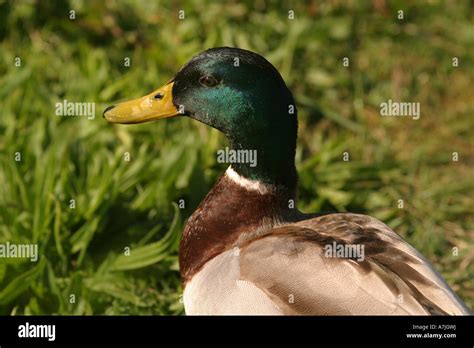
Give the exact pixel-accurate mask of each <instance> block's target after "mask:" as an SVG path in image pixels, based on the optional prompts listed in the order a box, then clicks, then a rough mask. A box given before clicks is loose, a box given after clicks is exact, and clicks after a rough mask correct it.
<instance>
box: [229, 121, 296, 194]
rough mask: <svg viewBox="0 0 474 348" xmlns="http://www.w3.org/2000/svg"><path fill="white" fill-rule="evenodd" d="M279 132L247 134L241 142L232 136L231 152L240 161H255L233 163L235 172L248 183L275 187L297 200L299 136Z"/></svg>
mask: <svg viewBox="0 0 474 348" xmlns="http://www.w3.org/2000/svg"><path fill="white" fill-rule="evenodd" d="M278 130H279V129H278V128H277V127H275V129H274V130H272V132H271V133H267V134H262V133H256V134H246V136H245V137H240V138H237V137H235V138H234V137H231V136H229V137H228V138H229V141H230V145H231V149H232V150H233V151H234V154H236V156H237V158H239V159H246V158H249V157H252V160H253V161H239V162H238V163H232V168H233V170H234V171H235V172H236V173H237V174H239V175H240V176H241V177H243V178H245V179H248V180H252V181H256V182H260V183H262V184H264V185H269V186H274V187H276V188H278V189H279V191H282V192H288V193H291V194H292V195H293V196H294V195H295V194H296V185H297V172H296V167H295V152H296V134H293V132H292V131H291V130H290V129H282V130H281V131H278ZM239 154H241V155H240V156H239ZM245 155H252V156H247V157H246V156H245ZM293 198H294V197H293Z"/></svg>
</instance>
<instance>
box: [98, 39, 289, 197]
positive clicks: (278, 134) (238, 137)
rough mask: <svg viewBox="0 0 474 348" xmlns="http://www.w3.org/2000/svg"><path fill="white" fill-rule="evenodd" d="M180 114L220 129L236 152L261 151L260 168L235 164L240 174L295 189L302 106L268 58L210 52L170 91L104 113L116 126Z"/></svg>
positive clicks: (186, 68)
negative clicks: (298, 129) (297, 110)
mask: <svg viewBox="0 0 474 348" xmlns="http://www.w3.org/2000/svg"><path fill="white" fill-rule="evenodd" d="M178 115H182V116H189V117H191V118H193V119H195V120H198V121H200V122H203V123H205V124H207V125H208V126H211V127H214V128H216V129H218V130H219V131H221V132H222V133H224V134H225V135H226V136H227V138H228V139H229V142H230V148H231V149H232V150H235V151H237V150H256V154H257V162H256V165H255V163H233V164H232V167H233V168H234V170H235V171H237V172H238V173H239V174H240V175H242V176H244V177H246V178H249V179H253V180H259V181H262V182H265V183H270V184H274V185H282V186H285V187H286V188H288V189H294V188H295V185H296V170H295V166H294V156H295V147H296V136H297V128H298V125H297V112H296V106H295V103H294V100H293V96H292V95H291V92H290V91H289V90H288V88H287V86H286V84H285V82H284V81H283V79H282V77H281V75H280V74H279V73H278V71H277V70H276V69H275V67H273V65H272V64H270V63H269V62H268V61H267V60H266V59H265V58H263V57H262V56H260V55H258V54H256V53H253V52H250V51H247V50H243V49H239V48H229V47H222V48H212V49H209V50H207V51H204V52H202V53H201V54H199V55H197V56H195V57H194V58H192V59H191V60H190V61H189V62H188V63H187V64H186V65H185V66H184V67H183V68H182V69H181V70H180V71H179V72H178V73H177V74H176V76H175V77H174V78H173V79H172V80H171V81H169V82H168V83H167V84H166V85H165V86H164V87H162V88H160V89H158V90H155V91H154V92H152V93H150V94H149V95H147V96H145V97H143V98H140V99H137V100H133V101H130V102H125V103H121V104H118V105H117V106H114V107H109V108H107V109H106V111H105V112H104V117H105V118H106V119H107V120H108V121H110V122H116V123H139V122H146V121H151V120H154V119H158V118H164V117H171V116H178Z"/></svg>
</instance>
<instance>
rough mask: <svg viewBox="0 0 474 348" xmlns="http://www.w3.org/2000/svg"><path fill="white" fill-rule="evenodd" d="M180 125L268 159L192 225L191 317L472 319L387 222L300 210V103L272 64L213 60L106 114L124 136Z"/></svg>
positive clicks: (200, 58)
mask: <svg viewBox="0 0 474 348" xmlns="http://www.w3.org/2000/svg"><path fill="white" fill-rule="evenodd" d="M176 116H181V117H183V116H186V117H190V118H192V119H195V120H197V121H200V122H203V123H205V124H206V125H208V126H210V127H214V128H216V129H218V130H219V131H221V132H222V133H223V134H224V135H225V136H226V137H227V138H228V140H229V146H230V148H231V149H232V150H235V151H238V150H255V151H256V154H257V156H258V162H257V164H256V165H252V164H249V163H232V164H231V166H229V167H228V169H227V170H226V171H225V172H224V173H223V175H222V176H221V177H220V178H219V179H218V181H217V183H216V184H215V185H214V187H213V188H212V190H211V191H210V192H209V193H208V194H207V196H206V197H205V198H204V200H203V201H202V202H201V204H200V205H199V206H198V208H197V210H196V211H195V212H194V213H193V214H192V216H191V217H190V218H189V219H188V221H187V223H186V226H185V228H184V231H183V234H182V239H181V242H180V250H179V265H180V272H181V277H182V283H183V289H184V293H183V298H184V306H185V311H186V313H187V314H191V315H192V314H231V315H232V314H237V315H252V314H262V315H267V314H268V315H272V314H275V315H276V314H284V315H297V314H303V315H351V314H353V315H411V314H414V315H419V314H422V315H423V314H425V315H430V314H450V315H457V314H469V313H470V312H469V310H468V308H467V307H466V306H465V305H464V304H463V302H462V301H461V300H460V299H459V298H458V297H457V296H456V294H455V293H454V292H453V291H452V290H451V289H450V287H449V286H448V285H447V284H446V282H445V281H444V280H443V278H442V277H441V276H440V274H439V273H438V272H437V271H436V270H435V269H434V268H433V266H432V265H431V264H430V263H429V261H427V260H426V259H425V258H424V257H423V256H422V255H421V254H420V253H419V252H418V251H417V250H415V249H414V248H413V247H412V246H411V245H410V244H408V243H407V242H406V241H405V240H403V239H402V238H401V237H400V236H399V235H397V234H396V233H395V232H394V231H392V230H391V229H390V228H389V227H388V226H387V225H385V224H384V223H382V222H381V221H379V220H377V219H375V218H372V217H370V216H367V215H360V214H351V213H329V214H304V213H302V212H300V211H298V210H297V208H296V207H295V205H294V202H295V201H296V188H297V172H296V167H295V149H296V138H297V128H298V122H297V115H296V107H295V102H294V99H293V96H292V94H291V92H290V91H289V89H288V87H287V86H286V84H285V82H284V80H283V78H282V77H281V75H280V74H279V72H278V71H277V69H276V68H275V67H274V66H273V65H272V64H271V63H269V62H268V61H267V60H266V59H265V58H263V57H262V56H260V55H258V54H256V53H254V52H251V51H247V50H243V49H239V48H229V47H222V48H212V49H209V50H206V51H204V52H202V53H200V54H199V55H197V56H195V57H193V58H192V59H191V60H190V61H189V62H188V63H187V64H186V65H185V66H184V67H183V68H182V69H181V70H180V71H179V72H178V73H177V74H176V76H175V77H173V78H172V79H171V80H170V81H169V82H167V83H166V84H165V85H164V86H163V87H161V88H159V89H157V90H155V91H153V92H152V93H150V94H148V95H146V96H144V97H142V98H139V99H135V100H132V101H128V102H123V103H120V104H117V105H114V106H110V107H108V108H107V109H106V110H105V111H104V117H105V118H106V120H107V121H109V122H112V123H123V124H130V123H141V122H147V121H152V120H156V119H161V118H166V117H176ZM254 164H255V163H254ZM353 247H357V248H353ZM357 250H358V251H359V252H358V253H354V251H357ZM361 250H362V253H361V252H360V251H361Z"/></svg>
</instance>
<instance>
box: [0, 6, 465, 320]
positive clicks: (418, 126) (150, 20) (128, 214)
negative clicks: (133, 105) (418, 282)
mask: <svg viewBox="0 0 474 348" xmlns="http://www.w3.org/2000/svg"><path fill="white" fill-rule="evenodd" d="M70 10H74V11H75V16H76V19H75V20H71V19H70V18H69V15H70V13H69V11H70ZM180 10H184V11H185V12H184V14H185V19H183V20H180V19H179V18H178V16H179V11H180ZM289 10H294V11H295V19H294V20H289V19H288V11H289ZM398 10H403V11H404V20H398V19H397V15H398V13H397V11H398ZM473 13H474V5H473V3H472V2H471V1H468V0H465V1H426V2H425V1H420V2H412V1H384V0H373V1H324V2H319V1H318V2H309V1H294V2H287V3H284V2H279V1H268V2H265V1H261V0H259V1H250V0H249V1H228V2H227V3H217V2H212V1H201V0H199V1H198V0H195V1H182V2H178V1H156V2H155V1H113V0H108V1H104V2H95V1H80V0H69V1H61V2H56V1H48V2H46V1H33V0H30V1H5V0H0V40H1V46H0V110H1V115H0V182H1V184H0V243H5V242H6V241H10V242H11V243H38V244H39V249H40V261H39V262H38V263H31V262H30V261H29V260H21V259H0V314H33V315H36V314H183V307H182V304H181V302H180V295H181V286H180V282H179V272H178V265H177V246H178V241H179V234H180V232H181V229H182V226H183V224H184V222H185V220H186V218H187V217H188V216H189V215H190V214H191V213H192V211H193V210H194V209H195V207H196V206H197V204H198V203H199V202H200V200H201V199H202V198H203V197H204V195H205V194H206V192H207V191H208V190H209V189H210V188H211V186H212V185H213V183H214V181H215V180H216V178H217V177H218V175H219V174H220V173H221V172H222V171H223V170H224V169H225V166H224V165H220V164H218V163H216V160H215V158H216V157H215V156H216V151H217V149H219V148H222V147H223V146H225V144H226V141H225V139H224V137H223V136H222V135H220V134H218V133H217V132H216V131H214V130H211V129H209V128H207V127H206V126H203V125H201V124H198V123H197V122H193V121H192V120H189V119H173V120H167V121H162V122H156V123H148V124H143V125H135V126H112V125H110V124H107V122H105V121H104V120H103V119H102V118H101V113H102V110H103V108H104V107H106V106H108V105H111V104H112V103H114V102H116V101H119V100H124V99H130V98H134V97H138V96H141V95H144V94H145V93H147V92H150V91H151V90H153V89H154V88H156V87H158V86H161V85H162V84H163V82H165V81H167V80H168V79H169V78H170V77H172V76H173V74H174V73H175V72H176V71H177V70H178V69H179V68H180V67H181V65H182V64H184V63H185V62H186V61H187V60H188V59H190V58H191V57H192V56H193V55H195V54H197V53H199V52H200V51H202V50H204V49H206V48H209V47H215V46H224V45H228V46H238V47H241V48H246V49H250V50H253V51H256V52H258V53H260V54H262V55H264V56H265V57H266V58H267V59H269V60H270V61H271V62H272V63H273V64H274V65H275V66H276V67H277V68H278V69H279V71H280V72H281V73H282V75H283V77H284V78H285V80H286V81H287V83H288V85H289V87H290V89H291V90H292V91H293V93H294V95H295V97H296V101H297V105H298V110H299V120H300V128H299V143H298V146H299V147H298V152H297V166H298V170H299V174H300V182H299V190H300V196H299V198H300V200H299V207H300V209H302V210H303V211H305V212H317V211H321V210H324V211H328V210H338V211H352V212H361V213H366V214H370V215H372V216H375V217H377V218H379V219H381V220H382V221H384V222H385V223H387V224H388V225H390V226H391V227H392V228H393V229H395V230H396V231H397V232H398V233H399V234H400V235H402V236H403V237H405V238H406V239H407V240H408V241H409V242H410V243H412V244H413V245H414V246H415V247H416V248H417V249H418V250H420V251H421V252H422V253H423V254H424V255H425V256H426V257H427V258H428V259H429V260H431V262H433V264H434V265H435V267H436V268H437V269H438V270H439V271H440V272H441V273H442V274H443V276H444V277H445V278H446V279H447V281H448V283H449V284H450V285H451V286H452V288H453V289H454V290H455V291H456V292H457V293H458V294H459V295H460V296H461V297H462V298H463V299H464V301H465V302H466V303H467V304H468V305H469V306H470V307H471V308H472V307H473V305H474V266H473V262H472V261H473V259H474V238H473V237H474V219H473V215H472V212H473V210H474V182H473V177H474V175H473V174H474V171H473V169H474V153H473V148H474V136H473V133H474V132H473V127H474V117H473V111H474V103H473V100H474V84H473V76H474V65H473V62H474V50H473V49H472V47H474V25H473ZM15 57H20V58H21V67H16V66H15V64H14V63H15ZM126 57H129V58H130V59H131V66H130V67H125V66H124V59H125V58H126ZM344 57H348V58H349V59H350V67H344V66H343V64H342V59H343V58H344ZM453 57H458V58H459V67H453V66H452V58H453ZM64 99H67V100H68V101H72V102H95V103H96V118H95V119H93V120H88V119H87V118H86V117H58V116H56V115H55V104H56V103H57V102H62V101H63V100H64ZM388 99H393V100H395V101H396V100H400V101H412V102H420V103H421V118H420V119H419V120H417V121H415V120H412V119H411V118H396V117H393V118H387V117H384V118H382V117H380V115H379V105H380V103H381V102H383V101H387V100H388ZM346 151H347V152H348V153H349V155H350V161H349V162H344V161H343V160H342V158H343V153H344V152H346ZM17 152H19V153H20V154H21V157H22V160H21V161H20V162H16V161H15V160H14V159H15V153H17ZM127 152H128V153H129V154H130V161H126V160H125V153H127ZM453 152H458V154H459V161H458V162H453V161H452V153H453ZM71 199H74V200H75V209H71V208H70V200H71ZM180 199H184V200H185V203H186V208H185V209H178V207H177V206H176V202H178V201H179V200H180ZM399 199H403V201H404V208H403V209H399V208H398V200H399ZM126 247H130V248H131V256H128V257H127V256H124V248H126ZM453 248H457V250H458V251H459V254H458V255H453ZM72 295H73V296H72Z"/></svg>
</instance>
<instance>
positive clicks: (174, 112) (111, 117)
mask: <svg viewBox="0 0 474 348" xmlns="http://www.w3.org/2000/svg"><path fill="white" fill-rule="evenodd" d="M172 90H173V82H171V83H168V84H166V85H164V86H163V87H161V88H159V89H157V90H155V91H153V92H151V93H150V94H148V95H146V96H144V97H141V98H138V99H134V100H130V101H126V102H123V103H120V104H117V105H114V106H109V107H108V108H106V109H105V111H104V118H105V119H106V120H107V121H109V122H112V123H125V124H130V123H143V122H149V121H153V120H157V119H160V118H167V117H173V116H178V115H180V113H179V111H178V109H176V107H175V106H174V104H173V93H172Z"/></svg>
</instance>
